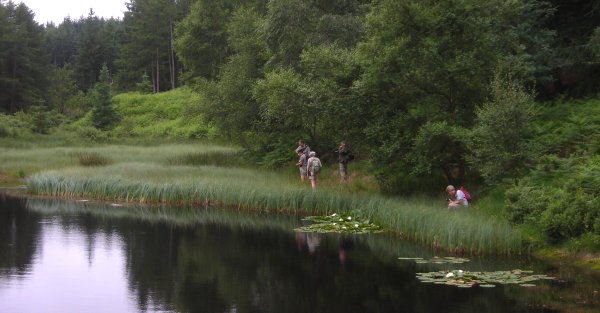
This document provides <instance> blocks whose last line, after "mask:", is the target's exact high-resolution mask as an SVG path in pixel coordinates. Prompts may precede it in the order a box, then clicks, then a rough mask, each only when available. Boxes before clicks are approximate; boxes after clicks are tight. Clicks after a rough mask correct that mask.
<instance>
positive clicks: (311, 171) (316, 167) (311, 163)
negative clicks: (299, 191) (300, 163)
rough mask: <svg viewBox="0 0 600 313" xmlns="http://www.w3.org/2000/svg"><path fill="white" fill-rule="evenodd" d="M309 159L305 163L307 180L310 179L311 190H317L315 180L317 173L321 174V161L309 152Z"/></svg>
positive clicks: (313, 153)
mask: <svg viewBox="0 0 600 313" xmlns="http://www.w3.org/2000/svg"><path fill="white" fill-rule="evenodd" d="M309 156H310V158H308V161H307V164H308V165H307V170H308V178H309V179H310V185H311V186H312V188H313V189H316V188H317V178H318V177H319V173H320V172H321V168H323V165H322V164H321V160H319V158H317V153H316V152H314V151H311V152H310V154H309Z"/></svg>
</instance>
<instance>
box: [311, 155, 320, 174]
mask: <svg viewBox="0 0 600 313" xmlns="http://www.w3.org/2000/svg"><path fill="white" fill-rule="evenodd" d="M311 162H312V172H313V174H318V173H319V172H320V171H321V161H319V159H316V158H315V159H313V160H312V161H311Z"/></svg>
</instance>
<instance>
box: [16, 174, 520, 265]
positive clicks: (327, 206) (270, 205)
mask: <svg viewBox="0 0 600 313" xmlns="http://www.w3.org/2000/svg"><path fill="white" fill-rule="evenodd" d="M27 184H28V186H29V187H30V191H31V192H33V193H35V194H44V195H51V196H59V197H69V198H94V199H105V200H111V201H125V202H132V203H164V204H179V205H187V206H206V205H209V204H219V205H224V206H228V207H232V208H237V209H245V210H261V211H271V212H287V213H294V214H299V215H307V214H309V215H318V214H331V213H350V214H353V215H355V216H357V217H360V218H363V219H370V220H372V221H374V222H376V223H378V224H380V225H382V226H384V227H385V228H387V229H390V230H391V231H393V232H395V233H398V234H401V235H402V236H404V237H406V238H410V239H411V240H413V241H415V242H418V243H421V244H425V245H429V246H431V247H433V248H439V249H445V250H449V251H451V252H454V253H476V254H515V253H519V252H520V251H521V250H522V249H521V240H520V238H519V237H518V236H517V235H516V234H515V233H513V231H512V229H511V227H510V226H509V225H508V224H506V223H504V222H501V221H499V220H496V219H492V218H490V217H488V216H486V215H483V214H477V213H476V212H473V211H472V210H463V211H459V212H448V210H446V209H445V207H444V206H443V204H440V203H435V202H433V201H432V200H429V199H393V198H387V197H383V196H364V195H363V196H361V195H355V194H350V193H345V192H341V191H339V190H330V189H327V188H321V189H319V190H318V191H312V190H310V188H309V187H308V186H306V185H305V186H300V185H299V183H294V182H292V181H290V179H289V178H287V177H283V176H282V175H280V174H277V173H274V172H269V171H258V170H253V169H243V168H224V167H217V166H179V165H167V164H158V163H140V162H135V163H132V162H129V163H118V164H112V165H108V166H104V167H91V168H81V167H73V168H66V169H62V170H60V171H48V172H44V173H40V174H36V175H33V176H30V177H29V178H28V179H27Z"/></svg>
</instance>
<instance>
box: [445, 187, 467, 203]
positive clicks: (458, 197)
mask: <svg viewBox="0 0 600 313" xmlns="http://www.w3.org/2000/svg"><path fill="white" fill-rule="evenodd" d="M446 192H447V193H448V196H450V198H448V209H456V208H458V207H467V206H468V205H469V201H467V197H466V196H465V193H464V192H462V190H456V188H454V186H452V185H448V187H446ZM452 198H454V199H452Z"/></svg>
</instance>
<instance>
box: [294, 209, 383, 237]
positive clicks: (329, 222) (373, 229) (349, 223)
mask: <svg viewBox="0 0 600 313" xmlns="http://www.w3.org/2000/svg"><path fill="white" fill-rule="evenodd" d="M304 220H307V221H313V222H316V224H311V225H308V226H304V227H299V228H296V229H295V230H296V231H299V232H316V233H344V234H367V233H379V232H382V231H383V229H382V228H381V227H380V226H378V225H375V224H373V223H370V222H369V220H366V221H359V220H357V219H356V218H354V217H352V216H351V215H345V214H339V215H338V214H337V213H333V214H332V215H328V216H309V217H307V218H305V219H304Z"/></svg>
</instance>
